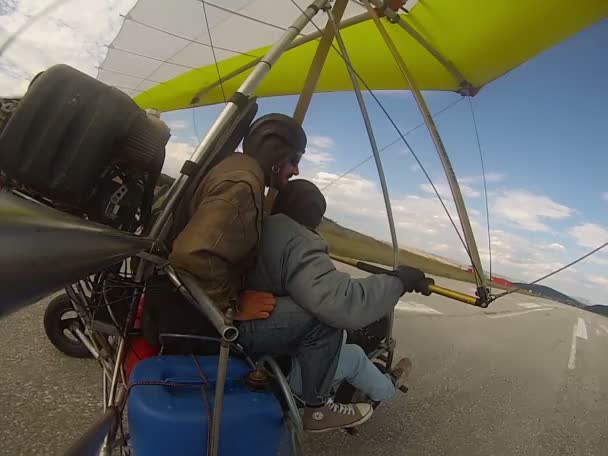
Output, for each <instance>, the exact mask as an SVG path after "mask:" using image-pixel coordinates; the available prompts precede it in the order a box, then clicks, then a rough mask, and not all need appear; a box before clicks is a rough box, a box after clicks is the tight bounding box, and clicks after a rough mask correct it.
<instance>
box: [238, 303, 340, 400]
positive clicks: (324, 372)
mask: <svg viewBox="0 0 608 456" xmlns="http://www.w3.org/2000/svg"><path fill="white" fill-rule="evenodd" d="M239 333H240V336H239V340H238V342H239V343H240V344H241V345H242V346H243V347H244V348H245V350H246V351H247V352H248V353H249V354H250V355H251V356H254V357H256V356H262V355H271V356H272V355H289V356H291V357H295V359H296V360H297V361H298V364H299V365H300V366H301V367H302V375H301V381H302V385H301V386H302V388H301V397H302V399H303V400H304V402H306V403H307V404H310V405H315V404H320V403H324V402H325V401H326V400H327V399H328V398H329V397H330V395H331V386H332V384H333V379H334V376H335V372H336V367H337V365H338V357H339V354H340V348H341V346H342V337H343V331H342V330H340V329H336V328H332V327H331V326H327V325H326V324H324V323H321V322H320V321H319V320H317V319H316V318H315V317H314V316H313V315H312V314H310V313H308V312H307V311H306V310H304V309H303V308H301V307H300V306H298V305H297V304H296V303H294V302H293V301H292V300H291V299H289V298H286V297H277V304H276V307H275V309H274V311H273V312H272V314H271V315H270V317H269V318H267V319H265V320H250V321H243V322H241V323H240V324H239Z"/></svg>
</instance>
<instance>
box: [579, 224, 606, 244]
mask: <svg viewBox="0 0 608 456" xmlns="http://www.w3.org/2000/svg"><path fill="white" fill-rule="evenodd" d="M570 235H571V236H572V237H574V239H576V242H577V244H578V245H580V246H581V247H586V248H591V249H594V248H596V247H599V246H600V245H601V244H603V243H604V242H608V230H607V229H606V228H604V227H602V226H600V225H596V224H594V223H584V224H583V225H577V226H575V227H574V228H572V229H571V230H570Z"/></svg>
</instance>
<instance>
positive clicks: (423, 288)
mask: <svg viewBox="0 0 608 456" xmlns="http://www.w3.org/2000/svg"><path fill="white" fill-rule="evenodd" d="M325 209H326V203H325V199H324V198H323V195H322V194H321V192H320V190H319V189H318V188H317V187H316V186H315V185H314V184H312V183H311V182H308V181H305V180H295V181H291V182H290V183H289V184H288V185H287V187H285V188H284V189H283V190H281V192H280V193H279V195H278V196H277V199H276V200H275V203H274V205H273V209H272V214H273V215H271V216H270V217H267V218H266V219H265V220H264V222H263V223H264V224H263V229H262V239H261V241H260V245H259V248H258V254H257V259H256V267H255V269H254V270H253V272H252V273H250V274H249V276H248V277H247V284H246V285H247V286H246V288H247V289H253V290H257V291H267V292H270V293H272V294H274V295H275V296H276V298H277V303H276V307H275V309H274V311H273V312H272V314H271V315H270V317H269V318H267V319H258V320H251V321H244V322H241V323H240V326H239V332H240V338H239V342H240V343H241V344H242V345H243V346H244V347H245V348H246V349H247V350H248V351H249V352H250V353H252V354H253V355H265V354H269V355H291V356H295V357H296V359H297V360H298V363H299V365H300V367H301V372H302V398H303V400H304V401H305V403H306V407H305V410H304V428H305V429H306V430H308V431H310V432H324V431H328V430H332V429H338V428H346V427H354V426H357V425H359V424H362V423H364V422H365V421H367V420H368V419H369V418H370V417H371V414H372V407H371V406H370V405H369V404H363V403H360V404H348V405H345V404H336V403H334V402H333V401H331V399H329V397H330V390H331V387H332V385H333V381H334V376H335V373H336V367H337V364H338V359H339V354H340V350H341V348H342V342H343V332H344V330H345V329H351V330H356V329H359V328H362V327H364V326H367V325H369V324H371V323H372V322H374V321H376V320H378V319H380V318H382V317H384V316H385V315H387V314H388V313H389V312H391V310H392V309H393V307H394V306H395V305H396V304H397V302H398V301H399V298H400V297H401V296H402V295H403V294H404V293H405V292H413V291H417V292H422V293H425V294H426V293H428V284H429V283H430V282H429V281H430V279H426V277H425V276H424V273H423V272H422V271H420V270H418V269H415V268H409V267H401V268H399V269H397V270H396V271H394V272H393V273H391V274H378V275H371V276H369V277H366V278H363V279H353V278H351V277H350V275H348V274H346V273H343V272H340V271H338V270H336V267H335V266H334V263H333V261H332V260H331V259H330V257H329V254H328V246H327V243H326V242H325V241H324V240H323V238H322V237H321V236H320V235H319V234H318V233H317V231H316V229H317V227H318V226H319V224H320V223H321V220H322V217H323V214H324V213H325Z"/></svg>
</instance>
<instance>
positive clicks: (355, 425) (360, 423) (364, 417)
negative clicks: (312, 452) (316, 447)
mask: <svg viewBox="0 0 608 456" xmlns="http://www.w3.org/2000/svg"><path fill="white" fill-rule="evenodd" d="M373 414H374V409H373V408H371V409H370V410H369V412H368V413H367V415H364V416H362V417H361V419H360V420H359V421H355V422H354V423H351V424H349V425H348V426H334V427H328V428H323V429H306V428H304V431H305V432H309V433H311V434H322V433H323V432H329V431H336V430H338V429H350V428H354V427H357V426H360V425H362V424H363V423H365V422H366V421H367V420H369V419H370V418H371V417H372V415H373Z"/></svg>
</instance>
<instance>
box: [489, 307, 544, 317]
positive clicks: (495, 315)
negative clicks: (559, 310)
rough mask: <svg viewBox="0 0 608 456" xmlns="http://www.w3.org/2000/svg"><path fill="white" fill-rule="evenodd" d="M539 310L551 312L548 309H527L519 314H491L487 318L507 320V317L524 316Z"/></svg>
mask: <svg viewBox="0 0 608 456" xmlns="http://www.w3.org/2000/svg"><path fill="white" fill-rule="evenodd" d="M540 310H551V309H550V308H548V307H541V308H539V309H528V310H521V311H519V312H509V313H503V314H492V315H488V318H507V317H517V316H518V315H524V314H527V313H530V312H538V311H540Z"/></svg>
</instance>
